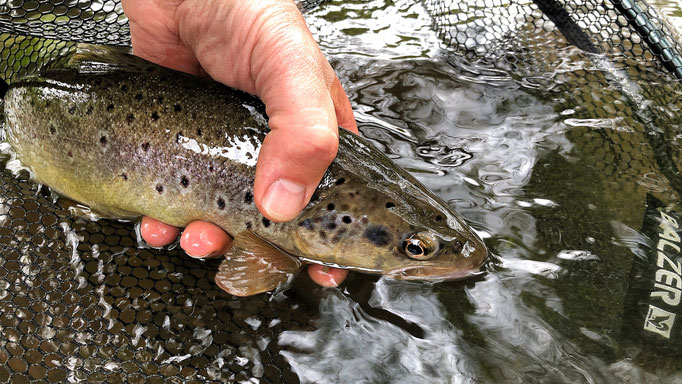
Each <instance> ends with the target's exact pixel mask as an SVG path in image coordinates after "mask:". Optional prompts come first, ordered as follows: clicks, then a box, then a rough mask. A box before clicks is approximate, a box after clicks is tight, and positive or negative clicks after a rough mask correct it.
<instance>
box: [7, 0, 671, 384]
mask: <svg viewBox="0 0 682 384" xmlns="http://www.w3.org/2000/svg"><path fill="white" fill-rule="evenodd" d="M320 2H321V1H315V0H312V1H304V2H302V3H300V8H301V9H302V10H306V9H310V8H313V7H315V6H316V5H317V4H318V3H320ZM423 4H424V6H425V7H426V8H427V10H428V11H429V12H430V14H431V15H432V17H433V22H434V27H435V29H436V30H437V31H439V33H440V36H441V38H442V40H443V42H444V46H445V47H446V48H447V50H448V51H449V52H450V53H452V56H451V57H453V58H462V57H464V58H467V59H468V60H473V61H476V62H479V63H482V64H484V65H485V66H486V67H487V68H491V69H502V70H504V71H505V72H507V73H510V74H513V76H517V77H518V79H520V81H522V82H524V85H526V86H528V87H533V86H537V84H532V82H533V81H534V79H533V76H537V75H541V74H542V73H547V72H550V73H551V72H555V71H556V69H557V68H560V67H562V66H566V65H567V63H566V58H567V57H574V58H579V59H582V56H580V55H583V54H587V55H604V56H607V57H610V58H612V59H613V60H611V61H612V62H614V63H616V65H617V66H619V67H620V68H627V69H628V70H630V69H632V70H636V71H638V75H639V76H641V77H642V78H643V79H645V80H646V79H647V77H650V78H651V80H652V81H651V82H649V83H650V84H651V86H649V87H648V88H647V86H646V84H647V82H646V81H645V82H644V83H642V85H643V92H644V94H645V95H650V98H649V99H650V100H655V101H656V103H655V105H654V108H653V109H652V110H648V111H642V112H641V113H635V114H634V115H637V116H643V117H641V118H640V119H639V120H637V121H635V120H632V121H626V122H623V124H628V125H629V126H630V127H635V128H637V129H638V130H641V131H647V128H646V127H642V128H641V129H640V128H638V127H639V126H640V125H644V124H645V123H646V122H648V123H651V122H653V123H655V124H664V123H670V122H671V121H673V122H675V123H677V124H679V123H680V121H679V120H680V118H679V116H670V115H669V114H668V113H667V112H666V111H665V110H662V109H661V110H658V109H656V105H658V106H664V105H669V104H676V105H680V100H679V99H680V94H682V93H680V92H676V88H675V87H676V85H675V84H668V83H666V84H665V87H668V88H666V91H665V92H664V93H663V96H664V97H662V96H661V92H660V89H657V90H656V91H655V90H654V87H655V86H656V85H655V84H656V82H655V81H654V80H656V79H658V81H659V83H658V84H660V79H661V75H666V74H670V75H673V76H676V77H678V78H679V77H682V62H681V61H680V57H679V52H680V47H679V44H678V42H677V41H678V40H677V37H676V35H675V33H674V31H673V29H672V28H671V27H669V26H668V25H667V24H666V23H665V22H664V21H663V20H662V19H661V18H660V17H659V16H658V15H657V13H656V10H655V9H654V8H652V7H650V6H648V5H647V4H646V3H644V2H642V1H635V0H621V1H592V0H589V1H573V0H566V1H553V0H534V1H518V0H425V1H424V2H423ZM0 42H1V43H0V58H1V60H0V76H2V77H3V79H5V80H6V81H8V82H11V81H12V80H14V79H17V78H20V77H21V76H24V75H26V74H30V73H34V72H36V71H38V70H40V69H41V68H42V67H44V66H48V65H54V64H59V63H60V61H61V60H62V59H63V58H65V57H67V55H68V54H69V53H70V52H71V51H72V50H73V49H74V47H75V44H76V43H77V42H87V43H97V44H110V45H117V46H129V45H130V37H129V28H128V24H127V19H126V17H125V15H124V14H123V12H122V8H121V5H120V3H119V2H117V1H87V0H41V1H35V0H31V1H25V0H9V1H5V2H0ZM564 48H565V49H577V50H579V52H580V55H573V56H570V55H569V56H566V55H557V52H559V51H561V50H562V49H564ZM564 76H572V77H571V78H570V79H569V78H564ZM575 77H578V78H579V79H580V80H581V81H583V82H585V81H589V82H591V83H590V84H591V85H587V84H582V85H581V87H583V88H581V89H582V90H583V91H577V92H572V93H567V92H566V91H567V90H568V89H569V87H574V86H575V84H581V83H580V82H579V81H576V79H575ZM611 80H612V79H609V78H606V77H605V75H604V72H602V71H600V70H590V69H586V70H581V71H576V72H571V73H568V74H562V73H559V74H558V75H556V76H553V77H552V81H553V82H554V85H553V88H552V92H553V94H555V95H556V97H557V98H559V97H560V96H561V95H562V94H569V96H567V97H566V98H565V99H564V100H565V102H564V104H566V105H567V106H570V107H572V108H573V107H575V106H585V107H578V108H576V111H575V113H576V115H575V116H576V117H584V118H586V119H587V118H591V117H594V116H600V115H602V114H605V115H608V114H609V113H611V111H610V110H609V108H613V105H616V106H617V107H618V106H622V105H625V106H626V108H634V107H632V104H631V103H628V102H627V100H625V99H626V96H624V95H623V92H620V91H618V90H617V89H607V88H608V85H609V83H612V81H611ZM537 81H542V80H541V79H540V76H538V79H537ZM562 84H568V85H566V86H562ZM570 84H573V85H570ZM595 84H597V85H598V86H596V87H595ZM571 89H574V88H571ZM595 98H601V99H604V100H607V101H608V100H616V101H618V100H621V99H622V100H625V102H624V103H621V104H617V103H608V102H606V103H601V104H596V103H594V102H593V101H594V99H595ZM595 105H596V107H594V106H595ZM590 106H593V107H590ZM559 108H560V109H561V108H562V107H561V106H560V107H559ZM581 108H582V109H581ZM628 115H631V114H630V113H628ZM643 122H644V123H643ZM660 135H664V134H660ZM585 138H589V141H590V145H592V146H593V147H595V149H594V151H595V152H596V151H597V148H605V147H609V146H613V147H614V148H615V149H614V151H615V152H616V153H626V150H625V149H623V148H631V147H641V145H640V143H638V142H634V143H632V145H630V144H628V146H627V147H626V146H625V145H624V144H620V141H621V140H619V139H618V138H611V137H605V136H604V135H603V134H600V133H599V132H596V133H595V132H592V131H590V130H588V129H585V131H584V132H582V133H581V134H580V135H579V137H577V138H576V139H575V140H576V141H577V140H585ZM674 139H675V137H673V138H666V137H661V140H662V141H665V140H674ZM677 140H679V139H677ZM616 147H617V148H616ZM590 148H592V147H590ZM619 151H620V152H619ZM656 156H657V155H656V154H652V155H651V156H643V158H649V159H651V158H655V157H656ZM621 157H622V159H624V160H623V165H622V168H623V169H630V168H632V166H631V164H629V163H628V162H627V159H629V158H630V156H627V155H626V154H624V155H622V156H621ZM621 157H619V158H621ZM657 160H658V159H657ZM595 163H597V162H596V161H595ZM663 163H664V162H662V161H658V164H663ZM674 164H680V162H679V161H675V162H673V163H672V164H669V165H668V167H669V168H671V172H672V171H675V170H674V169H673V168H674V167H675V165H674ZM618 166H619V165H618V164H615V163H614V164H606V165H605V167H611V168H612V169H611V168H609V169H611V170H609V169H605V170H604V171H603V172H604V173H609V172H613V173H617V172H616V170H617V169H618V168H617V167H618ZM646 166H647V167H649V168H651V169H654V170H655V171H658V170H657V169H656V167H658V165H656V164H651V165H646ZM664 166H665V164H664ZM0 168H4V167H0ZM622 177H627V174H626V173H622ZM669 179H674V178H672V177H669ZM623 184H624V183H623V182H620V181H619V183H616V184H614V185H618V186H622V185H623ZM34 188H35V186H33V185H32V184H31V183H30V182H28V181H27V178H26V177H24V178H19V179H17V178H15V177H14V176H13V175H12V174H11V173H9V172H8V171H7V170H3V171H2V173H0V191H1V192H0V223H3V225H2V227H1V228H0V254H1V255H2V257H1V258H0V285H1V286H0V290H1V291H2V292H4V293H6V296H4V297H3V299H2V300H0V305H1V306H2V307H1V308H0V313H1V315H0V330H1V331H2V333H3V335H4V337H3V338H2V339H1V340H0V380H2V381H3V382H4V381H9V380H14V381H43V380H50V381H53V382H55V381H64V380H66V379H67V377H66V376H67V375H75V376H73V377H69V378H68V379H69V380H70V381H78V380H83V381H87V382H154V381H157V382H189V381H191V380H195V381H207V380H216V381H239V380H248V378H249V377H251V376H252V375H253V373H254V369H255V368H254V362H257V363H258V364H261V365H260V368H258V369H259V370H260V372H259V374H260V377H261V378H262V381H264V382H282V381H287V382H297V381H298V379H297V378H296V376H295V375H293V374H292V373H291V371H290V367H289V366H288V364H287V363H286V361H284V360H283V358H282V356H281V355H279V354H278V349H277V348H278V347H277V345H276V342H275V341H276V340H277V337H278V332H280V330H283V329H296V328H297V327H298V328H302V329H305V328H308V327H310V325H309V324H308V320H307V317H306V316H305V314H306V312H305V311H303V310H302V309H301V308H297V309H295V310H294V309H292V308H290V307H287V306H286V305H283V304H279V303H277V302H274V301H271V300H268V298H267V296H257V297H255V298H247V299H237V298H232V297H230V296H229V295H227V294H225V293H224V292H218V291H217V290H216V289H215V288H214V286H213V284H212V283H211V280H212V279H210V275H211V273H214V271H215V268H214V267H215V266H211V265H206V264H202V263H199V262H197V261H194V260H190V259H188V258H185V257H181V255H180V254H179V251H171V252H168V251H164V252H157V251H154V250H139V249H136V248H135V247H134V244H135V234H134V228H133V227H132V226H131V225H129V224H122V223H114V222H108V221H101V222H98V223H93V222H89V221H84V220H79V219H78V218H77V217H74V216H73V215H72V213H71V212H70V211H69V210H68V209H65V208H64V207H63V206H59V205H57V204H55V203H54V202H53V201H51V199H49V198H47V197H46V196H43V195H42V194H37V193H36V191H35V189H34ZM614 206H617V204H614ZM69 234H71V235H69ZM69 236H71V237H69ZM74 238H75V239H79V240H78V242H77V243H71V244H70V243H69V242H68V241H69V240H68V239H72V240H73V239H74ZM74 247H75V248H76V249H77V250H78V251H79V252H80V253H79V257H78V259H77V260H76V259H73V257H74V256H73V255H74V253H73V252H74ZM26 255H29V256H26ZM72 259H73V260H72ZM72 261H76V263H73V262H72ZM79 263H80V264H79ZM78 265H81V266H82V269H80V270H78V269H77V268H78ZM102 266H104V267H105V268H109V269H110V270H107V277H105V276H104V275H103V274H102V270H101V267H102ZM74 268H76V269H74ZM83 277H85V280H80V281H81V282H82V284H81V283H79V284H78V285H75V286H67V285H66V284H65V283H64V282H68V281H79V280H78V279H79V278H83ZM9 282H13V283H12V284H10V283H9ZM171 292H172V293H171ZM209 299H210V300H209ZM55 303H56V304H55ZM190 307H191V308H192V309H193V310H194V311H202V313H201V314H199V313H198V312H192V311H190V312H188V311H189V309H187V308H190ZM106 311H115V312H106ZM105 312H106V313H107V315H106V316H105V315H104V314H105ZM166 315H168V317H165V316H166ZM105 317H106V320H104V318H105ZM254 321H256V322H260V323H261V324H266V323H267V324H273V325H272V327H271V328H266V327H265V325H261V326H260V327H256V328H254V324H256V322H254ZM277 324H281V325H280V326H279V327H278V326H277ZM284 325H285V326H284ZM197 329H200V330H201V332H199V333H197V332H196V330H197ZM209 331H210V332H209ZM192 348H195V349H192ZM196 348H200V350H199V349H196ZM240 348H241V349H240ZM244 348H246V349H244ZM183 356H185V357H184V358H183ZM240 356H241V357H244V356H246V357H249V361H250V362H249V363H248V364H247V363H244V364H241V362H242V360H240V359H239V358H240Z"/></svg>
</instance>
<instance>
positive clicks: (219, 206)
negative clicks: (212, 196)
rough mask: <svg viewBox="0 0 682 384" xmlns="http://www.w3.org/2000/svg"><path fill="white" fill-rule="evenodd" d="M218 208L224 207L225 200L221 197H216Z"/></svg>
mask: <svg viewBox="0 0 682 384" xmlns="http://www.w3.org/2000/svg"><path fill="white" fill-rule="evenodd" d="M218 209H225V200H223V198H222V197H219V198H218Z"/></svg>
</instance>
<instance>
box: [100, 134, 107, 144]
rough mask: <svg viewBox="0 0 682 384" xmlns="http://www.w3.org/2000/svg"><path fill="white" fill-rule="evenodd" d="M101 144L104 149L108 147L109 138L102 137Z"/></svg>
mask: <svg viewBox="0 0 682 384" xmlns="http://www.w3.org/2000/svg"><path fill="white" fill-rule="evenodd" d="M99 143H100V144H102V146H103V147H105V146H106V145H107V137H106V136H102V137H100V138H99Z"/></svg>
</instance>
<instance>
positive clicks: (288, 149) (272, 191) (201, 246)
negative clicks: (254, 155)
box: [123, 0, 357, 282]
mask: <svg viewBox="0 0 682 384" xmlns="http://www.w3.org/2000/svg"><path fill="white" fill-rule="evenodd" d="M123 7H124V11H125V13H126V15H127V16H128V18H129V20H130V31H131V37H132V43H133V47H134V50H135V53H136V54H137V55H139V56H141V57H143V58H146V59H148V60H150V61H153V62H156V63H158V64H161V65H164V66H167V67H170V68H174V69H177V70H181V71H184V72H188V73H192V74H196V75H201V74H209V75H210V76H211V77H213V78H214V79H216V80H217V81H220V82H222V83H224V84H226V85H230V86H233V87H236V88H240V89H243V90H246V91H248V92H250V93H253V94H256V95H258V96H260V97H261V98H262V99H263V101H264V102H265V105H266V106H267V113H268V115H269V117H270V127H271V128H272V129H273V131H275V132H276V133H275V134H273V135H270V137H269V139H268V141H266V143H265V145H264V146H263V148H262V150H261V156H260V159H259V163H258V170H257V172H256V181H255V184H256V185H255V186H254V198H255V201H256V203H257V204H258V206H259V209H260V210H261V212H262V213H263V214H264V215H265V216H267V217H268V218H269V219H271V220H273V221H288V220H291V219H292V218H294V217H295V216H296V215H297V214H298V213H299V212H300V210H301V209H302V208H303V206H305V204H306V203H307V202H308V200H309V199H310V196H311V195H312V191H314V189H315V187H317V184H318V182H319V180H320V178H321V176H322V174H323V173H324V170H325V169H326V167H327V166H328V165H329V163H330V162H331V159H332V158H333V156H334V154H335V152H336V147H337V145H338V144H337V138H336V135H337V133H336V129H337V126H341V127H344V128H346V129H349V130H350V131H352V132H355V133H357V127H356V123H355V119H354V117H353V112H352V110H351V107H350V102H349V101H348V97H347V96H346V94H345V92H344V90H343V87H342V85H341V83H340V82H339V80H338V78H337V76H336V74H335V73H334V71H333V69H332V68H331V66H330V65H329V63H328V62H327V60H326V59H325V58H324V56H323V55H322V53H321V52H320V50H319V48H318V46H317V43H316V42H315V41H314V39H313V38H312V36H311V35H310V32H309V31H308V28H307V27H306V25H305V22H304V21H303V18H302V17H301V15H300V13H299V11H298V9H297V8H296V6H295V4H294V2H293V1H261V2H236V1H230V0H219V1H204V0H202V1H192V0H186V1H170V2H169V1H149V2H130V1H123ZM198 25H200V26H201V28H198V27H197V26H198ZM282 26H286V27H285V28H282ZM221 36H224V38H221ZM235 36H236V37H237V38H235ZM207 40H210V41H211V44H210V45H206V44H204V42H205V41H207ZM289 52H296V53H297V54H296V55H290V54H289ZM292 85H296V86H295V87H293V86H292ZM297 100H300V102H297ZM287 132H288V133H287ZM294 132H295V135H294V134H291V133H294ZM280 133H281V134H280ZM323 133H324V134H323ZM295 137H296V138H297V139H296V140H292V138H295ZM300 137H308V138H311V139H310V140H311V141H310V142H306V141H303V140H299V139H298V138H300ZM301 158H303V159H305V161H304V162H301V161H300V160H299V159H301ZM287 181H291V182H287ZM268 185H270V187H268ZM292 185H293V188H291V186H292ZM286 187H289V188H286ZM291 190H295V191H297V192H298V193H290V192H291ZM301 194H302V196H299V195H301ZM145 224H146V225H145ZM195 229H196V230H201V231H202V232H201V233H193V231H194V230H195ZM177 234H178V230H177V229H174V228H173V227H171V226H168V225H162V224H161V223H155V224H150V221H149V220H148V219H147V220H146V222H145V223H143V227H142V237H143V238H144V239H145V240H146V241H147V242H149V243H150V244H152V243H154V244H157V245H158V246H162V245H165V244H169V243H170V242H172V241H173V240H174V239H175V237H176V236H177ZM150 241H151V242H150ZM230 241H231V239H230V238H229V236H228V235H227V234H226V233H224V232H221V231H220V230H218V229H217V228H213V229H210V224H207V223H204V224H203V225H194V226H192V227H191V228H186V229H185V230H184V232H183V241H181V246H182V247H183V249H185V251H186V252H187V253H188V254H189V255H191V256H194V257H200V256H203V255H215V254H217V253H220V252H221V251H222V250H223V249H225V248H226V247H227V246H229V243H230ZM315 271H316V270H309V273H310V274H311V277H313V279H314V280H315V279H316V278H320V279H324V275H319V276H315V275H316V274H317V273H318V272H315ZM339 278H340V277H339ZM337 282H340V280H338V279H337Z"/></svg>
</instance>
